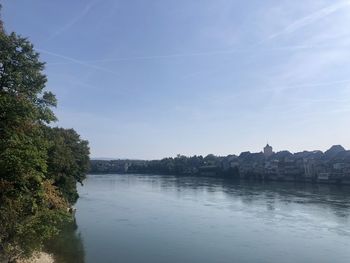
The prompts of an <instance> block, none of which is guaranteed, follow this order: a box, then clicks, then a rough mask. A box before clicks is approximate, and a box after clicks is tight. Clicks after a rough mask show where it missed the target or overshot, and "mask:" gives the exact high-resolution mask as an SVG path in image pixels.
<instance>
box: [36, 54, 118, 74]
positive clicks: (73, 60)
mask: <svg viewBox="0 0 350 263" xmlns="http://www.w3.org/2000/svg"><path fill="white" fill-rule="evenodd" d="M36 50H37V51H39V52H41V53H44V54H47V55H51V56H54V57H57V58H61V59H64V60H67V61H69V62H71V63H73V64H78V65H81V66H85V67H88V68H92V69H96V70H98V71H102V72H106V73H109V74H113V75H115V74H116V73H115V72H113V71H111V70H109V69H106V68H103V67H99V66H96V65H93V64H90V63H87V62H85V61H82V60H79V59H76V58H72V57H69V56H65V55H61V54H58V53H55V52H51V51H48V50H45V49H41V48H36Z"/></svg>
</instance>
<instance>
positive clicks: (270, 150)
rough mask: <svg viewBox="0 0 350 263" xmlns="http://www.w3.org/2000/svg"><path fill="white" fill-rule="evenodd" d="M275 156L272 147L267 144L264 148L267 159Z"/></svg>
mask: <svg viewBox="0 0 350 263" xmlns="http://www.w3.org/2000/svg"><path fill="white" fill-rule="evenodd" d="M272 154H273V151H272V147H271V146H270V145H269V144H266V146H265V147H264V155H265V157H270V156H271V155H272Z"/></svg>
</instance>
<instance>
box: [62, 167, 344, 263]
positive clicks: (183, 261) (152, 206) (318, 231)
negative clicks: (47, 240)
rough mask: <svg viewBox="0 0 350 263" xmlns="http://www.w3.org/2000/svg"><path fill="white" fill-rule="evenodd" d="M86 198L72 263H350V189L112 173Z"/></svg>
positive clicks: (91, 180) (94, 181)
mask: <svg viewBox="0 0 350 263" xmlns="http://www.w3.org/2000/svg"><path fill="white" fill-rule="evenodd" d="M79 194H80V198H79V200H78V202H77V204H76V208H77V212H76V222H77V229H76V230H75V232H74V235H73V236H72V235H71V236H68V235H67V236H66V239H65V240H66V241H64V242H61V243H62V244H60V246H61V247H60V249H58V251H60V252H58V254H59V253H66V255H65V257H66V258H67V257H69V258H71V259H72V261H71V262H88V263H90V262H94V263H95V262H98V263H109V262H113V263H115V262H121V263H138V262H142V263H148V262H149V263H151V262H152V263H158V262H159V263H165V262H166V263H175V262H176V263H187V262H188V263H195V262H201V263H207V262H208V263H209V262H213V263H220V262H222V263H224V262H225V263H226V262H227V263H233V262H259V263H260V262H266V263H274V262H276V263H277V262H278V263H280V262H290V263H295V262H299V263H303V262H305V263H309V262H318V263H320V262H332V263H336V262H339V263H345V262H346V263H348V262H350V188H348V187H339V186H332V185H303V184H294V183H259V182H235V181H228V180H224V179H217V178H195V177H174V176H158V175H113V174H109V175H89V176H88V177H87V179H86V181H85V182H84V186H80V187H79ZM67 240H68V241H67ZM59 256H60V255H58V257H59ZM61 256H62V255H61Z"/></svg>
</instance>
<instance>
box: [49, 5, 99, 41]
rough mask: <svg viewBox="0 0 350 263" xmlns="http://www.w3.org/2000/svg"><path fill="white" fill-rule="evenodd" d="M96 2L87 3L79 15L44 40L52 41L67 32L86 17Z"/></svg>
mask: <svg viewBox="0 0 350 263" xmlns="http://www.w3.org/2000/svg"><path fill="white" fill-rule="evenodd" d="M97 2H98V1H91V2H90V3H88V4H87V5H86V6H85V8H84V9H83V10H82V11H81V12H80V13H79V14H77V15H76V16H75V17H74V18H73V19H72V20H71V21H69V22H68V23H67V24H65V25H64V26H62V27H61V28H59V29H58V30H57V31H55V32H54V33H53V34H52V35H51V36H49V37H48V38H47V39H46V40H47V41H49V40H52V39H53V38H55V37H57V36H59V35H61V34H62V33H64V32H65V31H67V30H69V29H70V28H71V27H72V26H74V25H75V24H76V23H77V22H78V21H79V20H81V19H82V18H83V17H84V16H86V15H87V14H88V13H89V12H90V10H91V8H92V7H93V6H94V5H95V4H96V3H97Z"/></svg>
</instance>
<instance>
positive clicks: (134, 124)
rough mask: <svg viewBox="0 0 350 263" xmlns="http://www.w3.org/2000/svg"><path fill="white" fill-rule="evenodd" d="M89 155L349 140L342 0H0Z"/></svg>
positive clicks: (347, 14)
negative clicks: (84, 141)
mask: <svg viewBox="0 0 350 263" xmlns="http://www.w3.org/2000/svg"><path fill="white" fill-rule="evenodd" d="M2 3H3V20H4V22H5V26H6V28H7V31H9V32H10V31H16V32H17V33H19V34H21V35H23V36H27V37H29V39H30V40H31V41H32V42H33V43H34V45H35V47H36V48H37V50H38V51H40V53H41V58H42V60H44V61H46V62H47V66H46V74H47V75H48V79H49V81H48V84H47V89H49V90H51V91H53V92H54V93H55V94H56V96H57V98H58V101H59V104H58V108H57V109H56V110H55V112H56V114H57V116H58V118H59V122H58V125H60V126H64V127H67V128H68V127H73V128H74V129H76V130H77V131H78V132H79V133H80V134H81V135H82V137H83V138H86V139H88V140H89V141H90V146H91V153H92V157H115V158H139V159H144V158H145V159H153V158H161V157H165V156H174V155H176V154H185V155H193V154H202V155H206V154H209V153H214V154H216V155H227V154H232V153H235V154H237V153H240V152H241V151H246V150H250V151H260V150H261V148H262V147H263V146H264V145H265V144H266V142H267V141H269V143H270V144H271V145H272V146H274V149H275V150H285V149H288V150H290V151H292V152H296V151H301V150H304V149H306V150H314V149H321V150H325V149H327V148H329V147H330V146H331V145H333V144H342V145H343V146H344V147H345V148H350V136H349V131H350V121H349V116H350V115H349V113H350V48H349V47H350V29H349V25H350V2H349V1H340V0H339V1H335V0H327V1H326V0H303V1H291V0H288V1H283V0H275V1H270V0H266V1H261V0H251V1H243V0H240V1H233V0H231V1H228V0H215V1H214V0H210V1H209V0H202V1H188V0H157V1H153V0H120V1H118V0H93V1H88V0H84V1H82V0H75V1H68V0H61V1H47V0H31V1H20V0H3V1H2Z"/></svg>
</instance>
